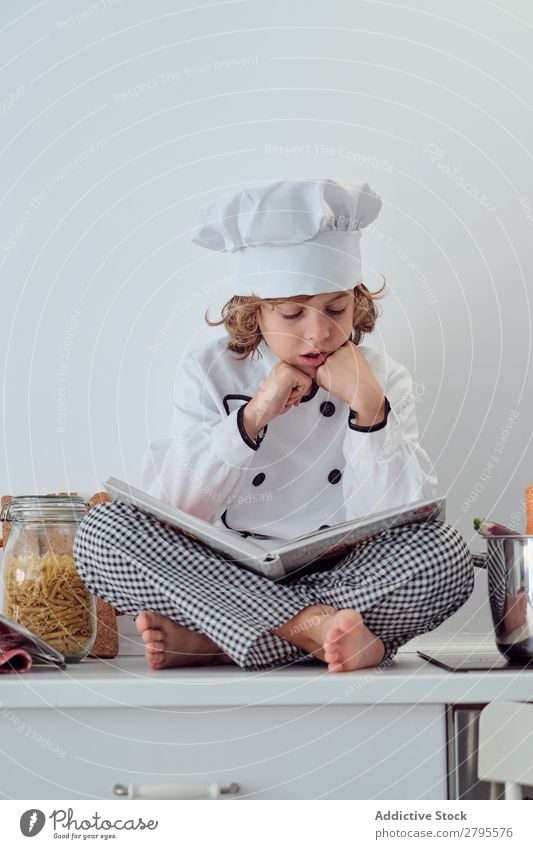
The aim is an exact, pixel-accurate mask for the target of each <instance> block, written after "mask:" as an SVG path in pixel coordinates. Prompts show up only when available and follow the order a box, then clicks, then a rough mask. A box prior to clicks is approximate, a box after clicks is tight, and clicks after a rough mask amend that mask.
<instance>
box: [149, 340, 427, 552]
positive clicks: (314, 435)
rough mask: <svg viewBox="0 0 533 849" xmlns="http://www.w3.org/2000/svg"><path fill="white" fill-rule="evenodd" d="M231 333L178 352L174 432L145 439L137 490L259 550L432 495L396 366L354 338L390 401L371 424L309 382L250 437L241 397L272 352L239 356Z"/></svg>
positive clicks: (408, 386) (266, 367)
mask: <svg viewBox="0 0 533 849" xmlns="http://www.w3.org/2000/svg"><path fill="white" fill-rule="evenodd" d="M227 342H228V337H227V336H226V337H223V338H219V339H216V340H215V341H213V342H209V343H208V344H206V345H204V346H203V347H201V348H199V349H197V350H195V351H192V352H189V353H187V354H186V355H185V357H184V360H183V363H182V366H181V370H180V373H179V375H178V379H177V382H176V394H175V399H174V411H173V428H172V434H171V436H170V437H169V438H165V439H158V440H156V441H155V442H152V443H151V445H150V447H149V449H148V451H147V452H146V454H145V457H144V459H143V465H142V472H141V477H142V483H141V486H142V488H143V489H144V490H145V492H147V493H149V494H150V495H153V496H155V497H156V498H159V499H160V500H162V501H164V502H167V503H170V504H174V505H175V506H177V507H179V508H180V509H182V510H185V511H186V512H187V513H190V514H192V515H193V516H197V517H199V518H201V519H204V520H206V521H208V522H210V523H211V524H213V525H215V526H217V527H226V528H230V529H232V530H235V532H236V533H240V534H241V535H243V536H246V537H248V536H249V537H250V538H251V539H253V540H254V541H255V542H257V543H258V544H259V545H261V546H262V547H264V548H265V549H272V548H275V547H276V546H277V545H281V544H283V543H285V542H287V541H288V540H291V539H294V538H296V537H299V536H302V535H303V534H306V533H309V532H310V531H314V530H317V529H318V528H320V527H322V526H325V525H335V524H338V523H339V522H344V521H347V520H348V519H353V518H358V517H363V516H367V515H369V514H371V513H377V512H379V511H381V510H386V509H388V508H390V507H397V506H401V505H403V504H406V503H408V502H410V501H417V500H419V499H429V498H433V497H434V496H435V495H436V489H437V478H436V475H435V472H434V470H433V466H432V463H431V461H430V460H429V458H428V456H427V454H426V453H425V451H424V450H423V449H422V448H421V446H420V445H419V441H418V426H417V422H416V414H415V399H414V395H413V384H412V379H411V377H410V375H409V372H408V371H407V369H406V368H404V366H402V365H400V364H399V363H397V362H395V361H394V360H393V359H391V357H389V356H388V355H387V354H385V353H383V352H381V351H376V350H373V349H372V348H368V347H366V346H364V345H360V346H359V350H360V351H361V353H362V354H363V355H364V356H365V358H366V360H367V362H368V363H369V365H370V368H371V369H372V371H373V373H374V375H375V377H376V379H377V381H378V383H379V384H380V386H381V388H382V390H383V393H384V395H385V397H386V398H387V400H388V402H389V404H390V410H389V412H388V416H387V420H386V423H385V424H384V425H383V426H379V425H378V426H377V429H373V430H369V429H368V428H362V427H358V426H357V420H356V418H355V417H354V414H353V413H352V412H351V410H350V407H349V405H348V404H346V403H345V402H344V401H341V400H340V399H339V398H337V397H336V396H334V395H333V394H331V393H329V392H327V391H326V390H324V389H322V388H320V387H318V385H317V384H316V383H314V382H313V385H312V389H311V391H310V392H309V394H308V395H307V396H305V397H304V398H302V400H301V403H300V405H299V406H298V407H292V408H291V409H290V410H289V411H288V412H286V413H283V414H282V415H280V416H278V417H277V418H275V419H273V420H272V421H271V422H270V423H269V424H268V425H267V426H266V427H264V428H263V430H262V431H261V432H260V433H259V434H258V436H257V437H256V439H255V440H252V439H250V437H249V436H248V434H247V433H246V431H245V429H244V426H243V423H242V415H243V412H244V406H245V405H246V402H247V401H249V400H250V399H251V398H252V397H253V396H254V395H255V394H256V392H257V390H258V388H259V386H260V384H261V382H262V381H263V380H264V379H265V378H266V377H267V376H268V375H269V374H270V372H271V370H272V368H273V367H274V365H275V364H276V363H277V362H278V361H279V360H278V357H277V356H276V355H275V354H274V352H273V351H272V350H271V349H270V348H269V347H268V345H267V344H266V342H265V341H264V340H262V341H261V343H260V345H259V346H258V349H257V350H256V351H255V352H254V354H253V355H252V356H248V357H247V358H246V359H245V360H242V359H241V360H239V359H237V355H236V354H234V353H233V352H231V351H229V350H228V349H227V348H226V345H227Z"/></svg>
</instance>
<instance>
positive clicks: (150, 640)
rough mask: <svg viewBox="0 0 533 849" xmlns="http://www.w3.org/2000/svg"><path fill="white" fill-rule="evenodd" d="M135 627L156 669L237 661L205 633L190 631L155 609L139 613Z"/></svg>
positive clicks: (151, 663)
mask: <svg viewBox="0 0 533 849" xmlns="http://www.w3.org/2000/svg"><path fill="white" fill-rule="evenodd" d="M135 627H136V628H137V630H138V631H139V633H141V634H142V638H143V640H144V643H145V654H146V660H147V661H148V664H149V665H150V666H151V668H152V669H167V668H169V667H172V666H207V665H210V664H214V663H233V661H232V660H231V658H230V657H228V656H227V655H226V654H224V652H223V651H222V649H221V648H220V647H219V646H217V644H216V643H214V642H213V640H211V639H209V637H207V636H206V635H205V634H199V633H198V632H197V631H190V630H189V629H188V628H185V627H184V626H183V625H178V623H177V622H173V621H172V619H169V618H168V617H167V616H163V615H162V614H161V613H155V612H154V611H153V610H144V611H143V612H142V613H139V615H138V616H137V618H136V620H135Z"/></svg>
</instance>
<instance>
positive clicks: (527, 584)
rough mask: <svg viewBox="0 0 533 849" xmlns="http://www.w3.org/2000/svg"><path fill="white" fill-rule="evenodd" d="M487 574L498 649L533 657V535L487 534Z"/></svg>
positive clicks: (520, 658)
mask: <svg viewBox="0 0 533 849" xmlns="http://www.w3.org/2000/svg"><path fill="white" fill-rule="evenodd" d="M487 576H488V584H489V599H490V607H491V612H492V621H493V624H494V631H495V636H496V645H497V647H498V650H499V651H500V652H501V653H502V654H503V656H504V657H506V658H507V659H508V660H509V661H512V662H513V663H528V662H529V661H533V536H515V537H513V536H492V537H487Z"/></svg>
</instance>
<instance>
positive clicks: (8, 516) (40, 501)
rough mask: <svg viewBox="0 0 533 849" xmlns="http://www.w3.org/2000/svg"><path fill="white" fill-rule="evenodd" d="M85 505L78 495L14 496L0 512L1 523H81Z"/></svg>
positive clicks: (85, 509)
mask: <svg viewBox="0 0 533 849" xmlns="http://www.w3.org/2000/svg"><path fill="white" fill-rule="evenodd" d="M87 507H88V505H87V503H86V502H85V501H84V500H83V498H82V497H81V496H80V495H16V496H14V497H13V498H12V499H11V501H10V502H8V503H7V504H4V506H3V508H2V511H1V512H0V520H1V521H3V522H81V520H82V519H83V517H84V516H85V514H86V512H87Z"/></svg>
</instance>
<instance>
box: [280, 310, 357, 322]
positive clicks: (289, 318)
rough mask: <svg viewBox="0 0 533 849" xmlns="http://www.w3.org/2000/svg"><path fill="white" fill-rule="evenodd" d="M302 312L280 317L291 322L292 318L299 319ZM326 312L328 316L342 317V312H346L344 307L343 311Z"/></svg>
mask: <svg viewBox="0 0 533 849" xmlns="http://www.w3.org/2000/svg"><path fill="white" fill-rule="evenodd" d="M302 312H303V310H300V312H295V313H294V315H284V314H283V313H282V315H283V318H287V319H288V320H289V321H291V319H293V318H300V316H301V314H302ZM326 312H327V313H329V315H342V314H343V312H346V307H344V309H342V310H326Z"/></svg>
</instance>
